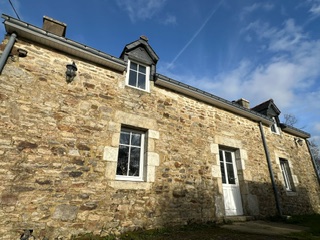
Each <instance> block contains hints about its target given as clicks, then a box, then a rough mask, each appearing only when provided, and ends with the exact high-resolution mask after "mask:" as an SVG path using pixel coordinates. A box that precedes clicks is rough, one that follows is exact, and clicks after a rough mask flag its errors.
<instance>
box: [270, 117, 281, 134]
mask: <svg viewBox="0 0 320 240" xmlns="http://www.w3.org/2000/svg"><path fill="white" fill-rule="evenodd" d="M272 120H273V122H274V124H272V125H271V131H272V132H274V133H277V134H279V129H278V126H277V121H276V119H275V117H273V118H272Z"/></svg>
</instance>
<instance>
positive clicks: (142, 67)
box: [139, 65, 146, 74]
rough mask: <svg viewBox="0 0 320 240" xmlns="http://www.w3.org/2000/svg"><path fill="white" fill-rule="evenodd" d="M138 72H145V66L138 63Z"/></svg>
mask: <svg viewBox="0 0 320 240" xmlns="http://www.w3.org/2000/svg"><path fill="white" fill-rule="evenodd" d="M139 72H141V73H144V74H145V73H146V67H145V66H141V65H139Z"/></svg>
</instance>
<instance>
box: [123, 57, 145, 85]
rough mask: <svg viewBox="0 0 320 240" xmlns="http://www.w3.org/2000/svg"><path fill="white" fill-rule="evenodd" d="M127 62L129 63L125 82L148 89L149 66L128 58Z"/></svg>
mask: <svg viewBox="0 0 320 240" xmlns="http://www.w3.org/2000/svg"><path fill="white" fill-rule="evenodd" d="M128 64H129V65H130V67H129V71H128V73H127V80H126V81H127V84H128V85H130V86H132V87H135V88H139V89H143V90H147V91H148V90H149V81H148V78H149V67H146V66H143V65H140V64H138V63H134V62H132V61H130V60H129V62H128Z"/></svg>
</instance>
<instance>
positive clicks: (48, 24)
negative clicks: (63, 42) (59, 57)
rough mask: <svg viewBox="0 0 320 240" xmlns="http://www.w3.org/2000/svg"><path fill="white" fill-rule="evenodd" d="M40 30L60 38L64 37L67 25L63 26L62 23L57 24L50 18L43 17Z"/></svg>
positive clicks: (57, 22)
mask: <svg viewBox="0 0 320 240" xmlns="http://www.w3.org/2000/svg"><path fill="white" fill-rule="evenodd" d="M42 29H43V30H45V31H47V32H49V33H53V34H55V35H58V36H60V37H65V35H66V29H67V24H65V23H63V22H59V21H57V20H54V19H52V18H49V17H47V16H43V25H42Z"/></svg>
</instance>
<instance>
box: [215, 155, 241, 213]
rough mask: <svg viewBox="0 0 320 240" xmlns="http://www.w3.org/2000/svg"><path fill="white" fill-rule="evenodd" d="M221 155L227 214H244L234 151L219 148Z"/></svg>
mask: <svg viewBox="0 0 320 240" xmlns="http://www.w3.org/2000/svg"><path fill="white" fill-rule="evenodd" d="M219 155H220V169H221V177H222V188H223V196H224V207H225V211H226V215H227V216H234V215H242V214H243V210H242V202H241V195H240V188H239V181H238V178H237V177H238V174H237V167H236V164H235V157H234V152H232V151H227V150H219Z"/></svg>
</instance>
